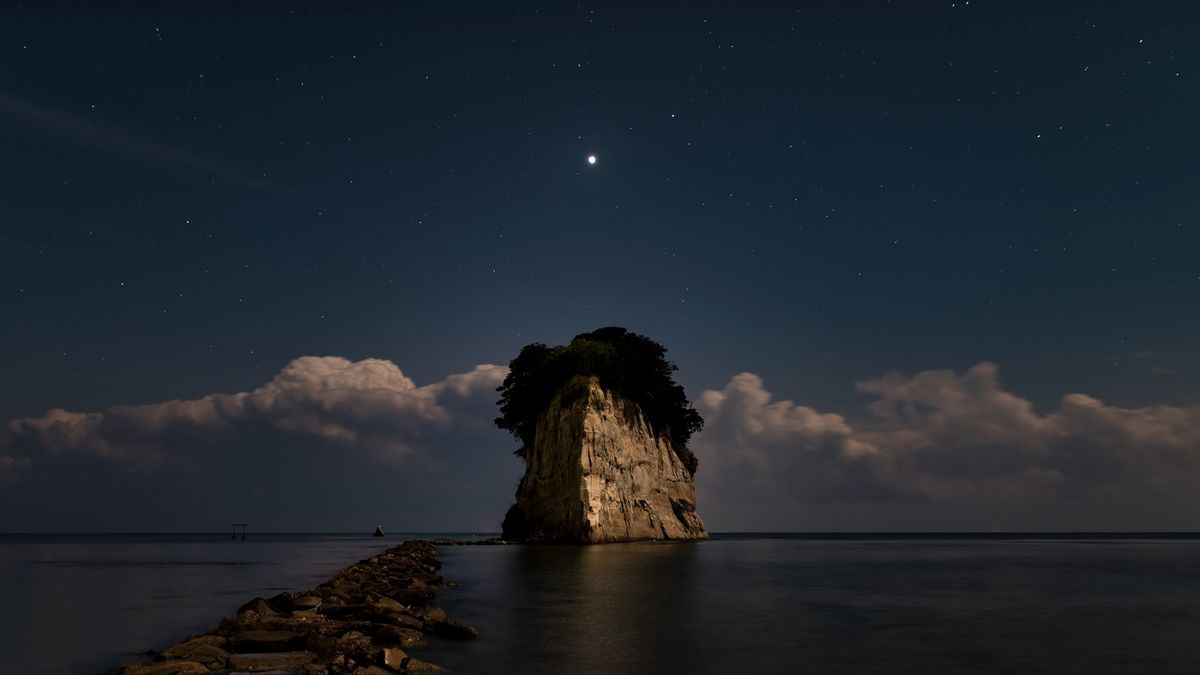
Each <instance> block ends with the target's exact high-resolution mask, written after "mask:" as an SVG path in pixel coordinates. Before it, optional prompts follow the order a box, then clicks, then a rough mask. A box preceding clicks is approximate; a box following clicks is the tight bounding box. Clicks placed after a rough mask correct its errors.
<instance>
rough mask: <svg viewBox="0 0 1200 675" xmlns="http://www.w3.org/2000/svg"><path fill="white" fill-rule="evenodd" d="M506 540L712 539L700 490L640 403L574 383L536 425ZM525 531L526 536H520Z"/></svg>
mask: <svg viewBox="0 0 1200 675" xmlns="http://www.w3.org/2000/svg"><path fill="white" fill-rule="evenodd" d="M526 460H527V465H526V471H525V476H524V478H522V479H521V484H520V486H519V487H518V489H517V508H518V509H519V510H520V513H521V516H522V517H521V518H520V520H521V525H520V527H519V528H518V527H512V526H511V522H512V521H506V525H509V527H507V529H506V532H505V535H506V537H510V538H529V539H533V540H547V541H577V542H589V543H603V542H618V541H634V540H642V539H706V538H707V537H708V532H707V531H706V530H705V529H704V522H703V521H702V520H701V519H700V515H699V514H698V513H696V486H695V483H694V482H693V479H692V475H691V474H690V473H689V472H688V470H687V468H686V467H684V465H683V463H682V462H680V460H679V458H678V457H677V456H676V454H675V452H674V450H673V449H672V447H671V445H670V442H669V441H668V440H667V439H666V438H659V437H656V436H654V434H653V433H651V430H650V427H649V425H648V424H647V423H646V420H645V418H644V417H643V415H642V412H641V410H640V409H639V408H638V406H637V405H636V404H635V403H632V402H630V401H626V400H625V399H623V398H621V397H619V396H615V395H613V394H612V393H611V392H607V391H605V390H604V389H602V388H600V385H599V384H598V382H597V381H596V380H595V378H576V379H575V380H572V381H571V382H570V383H569V384H568V385H567V386H566V387H564V388H563V390H562V391H561V392H559V394H558V395H557V396H556V397H555V398H554V400H553V401H552V402H551V404H550V406H549V407H548V408H547V409H546V411H545V412H544V413H543V414H542V416H541V418H540V419H539V421H538V425H537V431H536V434H535V438H534V444H533V447H532V448H530V449H529V451H528V456H527V458H526ZM514 530H520V531H514Z"/></svg>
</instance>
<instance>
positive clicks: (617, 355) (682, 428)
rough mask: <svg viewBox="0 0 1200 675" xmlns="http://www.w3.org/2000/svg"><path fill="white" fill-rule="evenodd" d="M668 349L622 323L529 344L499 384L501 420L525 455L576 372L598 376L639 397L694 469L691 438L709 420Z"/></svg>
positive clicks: (657, 428)
mask: <svg viewBox="0 0 1200 675" xmlns="http://www.w3.org/2000/svg"><path fill="white" fill-rule="evenodd" d="M666 353H667V350H666V348H665V347H663V346H662V345H660V344H659V343H657V342H655V341H654V340H651V339H650V338H648V337H646V336H644V335H638V334H637V333H632V332H630V331H628V330H626V329H624V328H620V327H617V326H612V327H608V328H600V329H598V330H594V331H592V332H590V333H582V334H580V335H576V336H575V338H574V339H572V340H571V342H570V343H569V344H567V345H565V346H563V345H560V346H557V347H547V346H546V345H544V344H541V343H536V342H535V343H533V344H530V345H526V346H525V347H524V348H522V349H521V352H520V353H519V354H517V357H516V358H514V359H513V360H512V362H511V363H509V370H508V376H507V377H505V378H504V384H502V385H500V387H498V388H497V391H499V392H500V400H499V401H498V404H499V406H500V417H498V418H496V426H498V427H500V428H501V429H505V430H507V431H509V432H510V433H512V435H513V436H515V437H516V438H517V440H519V441H521V443H523V444H524V445H523V446H522V447H521V449H519V450H517V453H516V454H518V455H520V456H521V457H522V458H524V457H525V455H526V452H527V448H529V447H532V446H533V441H534V434H535V432H536V430H537V422H538V418H539V417H540V416H541V414H542V413H543V412H544V411H545V410H546V408H547V407H548V406H549V405H550V402H551V401H552V400H553V399H554V397H555V396H556V395H557V394H558V393H559V392H560V391H562V389H563V387H564V386H566V385H567V384H568V383H569V382H570V381H571V380H572V379H573V378H575V377H577V376H594V377H596V378H597V379H598V380H599V382H600V386H601V387H602V388H604V389H605V390H607V391H610V392H613V393H614V394H617V395H619V396H621V397H622V398H625V399H627V400H630V401H633V402H634V403H636V404H637V405H638V407H639V408H641V410H642V414H643V415H644V416H645V418H646V422H647V423H648V424H649V425H650V430H651V432H652V433H654V434H655V435H656V436H658V437H660V438H665V439H667V440H669V441H670V443H671V447H672V448H673V449H674V451H675V454H676V455H677V456H678V457H679V459H680V461H682V462H683V464H684V466H686V467H687V470H688V471H689V472H690V473H693V474H694V473H695V472H696V464H697V460H696V456H695V455H693V454H692V452H691V451H690V450H688V447H687V442H688V439H690V438H691V436H692V434H693V433H695V432H697V431H699V430H700V429H701V427H703V426H704V420H703V419H702V418H701V417H700V413H698V412H696V409H695V408H693V407H692V405H691V403H690V402H689V401H688V399H687V395H686V394H685V393H684V391H683V387H681V386H679V385H678V384H676V383H675V380H674V378H673V377H672V374H673V373H674V372H675V371H676V370H678V369H679V367H678V366H676V365H675V364H674V363H672V362H671V361H668V360H667V358H666Z"/></svg>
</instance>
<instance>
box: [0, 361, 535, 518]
mask: <svg viewBox="0 0 1200 675" xmlns="http://www.w3.org/2000/svg"><path fill="white" fill-rule="evenodd" d="M506 372H507V369H506V368H504V367H502V366H494V365H480V366H476V367H475V368H474V369H472V370H471V371H469V372H465V373H458V374H453V375H450V376H448V377H446V378H445V379H443V380H441V381H438V382H434V383H432V384H427V385H424V386H417V385H416V384H415V383H414V382H413V381H412V380H411V379H410V378H408V377H407V376H405V375H404V374H403V372H401V370H400V369H399V368H398V367H397V366H396V364H394V363H392V362H390V361H385V360H380V359H365V360H362V361H356V362H352V361H349V360H347V359H344V358H341V357H330V356H324V357H318V356H305V357H301V358H298V359H296V360H294V361H292V362H291V363H289V364H288V365H287V366H286V367H285V368H283V370H281V371H280V372H279V373H278V374H277V375H275V377H273V378H272V379H271V380H270V381H269V382H267V383H266V384H264V385H263V386H261V387H259V388H257V389H255V390H253V391H249V392H239V393H233V394H213V395H209V396H204V397H202V398H198V399H191V400H175V401H166V402H163V403H154V404H148V405H133V406H114V407H112V408H109V409H107V410H104V411H102V412H72V411H67V410H62V409H55V410H51V411H49V412H48V413H47V414H46V415H44V416H42V417H36V418H24V419H17V420H12V421H10V422H8V423H7V424H6V425H5V426H4V427H0V477H3V478H0V480H4V481H5V482H6V483H7V485H6V487H7V490H5V492H4V494H0V507H3V506H13V507H14V508H16V507H18V506H19V504H18V502H20V501H21V500H22V499H23V500H25V502H26V503H29V504H41V505H42V506H43V507H45V508H43V509H41V510H39V511H38V512H37V513H38V515H42V514H44V513H46V512H48V511H53V510H54V508H55V507H56V506H57V505H58V504H59V503H60V500H61V499H63V498H65V499H67V500H69V501H75V502H81V503H86V504H88V506H87V507H85V508H83V509H82V510H83V511H84V513H83V515H82V516H73V518H74V519H73V520H72V522H71V524H66V525H56V527H78V528H81V529H117V530H120V529H126V528H128V527H132V528H133V529H146V527H148V526H146V525H141V524H138V525H132V526H131V525H126V524H125V522H126V520H130V521H144V520H145V519H144V518H143V517H142V516H140V515H139V514H138V512H137V509H135V508H128V507H127V506H126V505H128V504H131V503H136V502H142V503H143V506H144V502H145V500H146V499H150V500H159V499H163V497H162V496H159V495H160V492H161V491H162V490H165V489H167V488H166V486H168V485H171V486H174V488H175V492H174V493H173V494H172V496H171V497H170V498H168V499H167V500H166V503H164V504H160V505H159V507H160V510H159V511H157V512H156V513H157V514H161V515H162V518H161V519H158V520H154V522H156V523H158V522H161V523H162V525H161V527H164V528H165V529H173V528H178V527H185V528H188V529H195V528H197V527H198V528H200V529H205V527H206V526H207V525H205V524H192V523H193V521H195V520H196V518H197V517H203V518H204V519H205V520H204V521H203V522H213V523H214V524H213V525H211V526H207V527H215V526H216V525H223V524H225V520H224V516H221V517H217V516H209V515H204V514H205V513H206V510H207V511H213V510H216V511H218V512H221V513H227V514H228V517H229V518H233V519H235V520H236V519H237V518H239V517H243V518H246V517H248V515H241V516H239V515H238V514H239V513H242V514H247V513H258V514H260V518H259V523H260V524H261V525H267V526H269V527H272V528H277V529H284V530H287V529H311V528H312V527H313V526H314V525H312V524H311V523H312V521H311V520H310V516H313V515H314V513H315V514H316V517H317V520H316V522H317V523H318V524H317V525H316V527H322V526H325V527H330V528H332V529H344V528H345V527H346V526H345V522H346V521H347V520H349V519H361V520H362V521H363V522H364V526H365V523H367V522H374V520H376V519H378V518H383V517H385V516H387V515H391V516H392V522H393V523H397V522H400V523H405V522H411V523H412V524H411V525H410V526H409V527H417V526H421V527H422V528H429V527H433V528H438V527H447V526H451V525H456V526H457V527H458V528H462V527H477V526H483V525H490V524H491V522H490V521H491V520H494V517H488V518H487V519H484V518H483V517H473V516H471V512H472V510H473V511H477V512H481V513H482V511H483V509H485V508H486V509H490V511H491V514H494V513H497V512H499V513H502V512H503V509H504V508H505V507H506V506H507V501H506V500H508V499H509V498H510V497H511V494H509V493H511V491H512V489H513V483H514V482H515V480H516V477H515V476H516V475H518V474H519V466H517V465H516V463H515V462H513V461H512V460H513V458H512V457H511V455H510V454H509V453H508V452H506V448H507V446H508V445H509V443H507V442H506V441H505V439H504V437H503V435H502V434H500V433H498V430H496V429H495V428H494V426H493V425H492V419H493V418H494V417H495V399H496V392H495V389H496V387H497V386H498V385H499V384H500V382H501V381H502V380H503V378H504V374H505V373H506ZM485 474H486V475H485ZM509 475H512V476H514V477H512V478H508V476H509ZM485 479H486V480H485ZM301 485H303V486H306V487H305V488H303V489H301V488H300V487H299V486H301ZM181 491H182V492H181ZM439 492H440V493H441V494H440V495H439ZM463 493H467V495H468V497H469V500H470V501H469V503H464V501H463V500H462V499H461V496H462V494H463ZM146 495H152V496H150V497H147V496H146ZM64 496H65V497H64ZM439 498H441V499H442V500H443V501H444V502H445V503H444V504H440V505H438V504H437V503H436V501H435V500H437V499H439ZM313 501H317V502H320V503H321V504H324V506H321V505H318V504H313V503H306V502H313ZM48 502H54V503H53V504H48ZM354 504H363V505H364V506H363V507H362V511H361V512H360V511H356V510H354V509H353V508H352V507H353V505H354ZM380 504H382V505H384V507H383V513H381V509H380V506H379V505H380ZM213 506H216V508H215V509H214V508H212V507H213ZM435 506H437V508H435ZM76 510H81V509H80V507H79V505H78V504H77V505H76ZM23 511H25V510H24V509H20V508H16V510H15V511H12V510H9V511H8V513H9V514H16V513H21V512H23ZM62 513H63V514H64V516H66V515H69V514H70V509H65V508H64V509H63V510H62ZM28 517H29V514H28V513H27V512H26V513H25V514H24V515H22V516H15V515H14V516H13V518H14V519H16V520H14V521H10V522H5V519H4V517H3V516H0V529H14V528H21V527H22V525H21V523H28V522H30V521H29V520H28ZM322 517H324V518H325V519H326V520H324V521H322V520H321V518H322ZM418 517H424V518H426V520H425V521H424V522H426V523H427V524H424V525H422V523H420V522H415V521H416V519H417V518H418ZM35 521H36V519H35ZM184 522H186V523H189V524H188V525H182V524H181V523H184ZM323 522H327V523H328V525H321V524H320V523H323ZM156 526H157V525H156ZM399 526H400V527H404V526H405V525H403V524H401V525H399ZM372 527H373V526H372Z"/></svg>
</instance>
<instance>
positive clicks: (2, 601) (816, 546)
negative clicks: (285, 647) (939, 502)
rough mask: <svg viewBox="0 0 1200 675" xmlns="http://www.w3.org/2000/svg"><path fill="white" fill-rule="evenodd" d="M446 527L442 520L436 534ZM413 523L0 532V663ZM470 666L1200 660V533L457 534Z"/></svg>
mask: <svg viewBox="0 0 1200 675" xmlns="http://www.w3.org/2000/svg"><path fill="white" fill-rule="evenodd" d="M422 536H429V537H434V536H443V535H422ZM398 541H399V537H396V536H389V537H387V538H386V539H384V540H379V539H372V538H370V537H363V536H347V535H255V534H253V533H252V534H251V535H250V536H249V538H248V539H247V540H246V541H240V540H239V541H230V539H229V538H228V535H227V534H226V535H208V536H206V535H189V536H166V535H136V536H120V535H93V536H87V535H83V536H78V535H74V536H72V535H54V536H41V535H0V606H2V607H3V610H4V611H3V612H2V613H0V673H94V672H96V671H98V670H100V669H102V668H104V667H106V666H109V665H113V664H115V663H119V662H121V661H123V660H127V659H130V658H133V657H134V656H135V655H136V653H138V652H141V651H144V650H147V649H153V648H162V647H164V646H166V645H168V644H170V643H171V642H173V641H176V640H178V639H179V638H181V637H184V636H186V635H188V634H190V633H194V632H198V631H201V630H204V629H206V628H209V627H211V626H213V625H214V624H215V623H216V622H217V620H218V619H219V618H220V617H221V616H222V615H230V614H232V613H233V611H234V610H235V609H236V608H237V607H238V606H239V605H241V604H242V603H243V602H244V601H246V600H248V599H250V598H251V597H253V596H255V595H264V596H270V595H273V594H275V593H277V592H279V591H282V590H302V589H305V588H310V587H312V586H315V585H316V584H318V583H320V582H322V581H324V580H326V579H328V578H329V577H331V576H332V575H333V574H334V573H335V572H337V570H338V569H340V568H341V567H343V566H345V565H347V564H349V563H352V562H354V561H356V560H359V559H361V558H365V557H367V556H369V555H371V554H373V553H375V552H377V551H379V550H381V549H383V548H385V547H387V546H389V545H394V544H395V543H397V542H398ZM441 557H442V561H443V565H444V567H443V570H442V572H443V573H444V574H445V576H446V577H447V578H449V579H453V580H455V581H457V582H458V583H459V588H455V589H447V590H444V591H441V592H440V593H439V601H440V604H441V605H442V606H443V607H445V608H446V610H447V612H448V613H449V614H450V615H451V616H452V617H455V618H458V619H462V620H464V621H467V622H470V623H474V624H475V625H477V626H478V627H479V629H480V631H481V637H480V638H479V639H478V640H475V641H470V642H453V641H445V640H438V639H431V640H430V644H429V646H428V647H427V648H424V649H419V650H415V651H414V655H415V656H417V657H418V658H421V659H424V660H428V661H433V662H435V663H439V664H441V665H443V666H446V667H449V668H450V669H452V670H453V671H456V672H463V673H524V672H534V673H671V672H734V673H743V672H746V673H758V672H766V673H775V672H778V673H1200V537H1198V536H1195V535H1038V536H1029V535H718V537H717V538H716V539H714V540H713V541H708V542H703V543H699V544H656V543H643V544H618V545H608V546H592V547H575V546H544V547H527V546H453V547H443V548H442V553H441Z"/></svg>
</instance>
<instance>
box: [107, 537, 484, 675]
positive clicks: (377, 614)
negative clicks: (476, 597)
mask: <svg viewBox="0 0 1200 675" xmlns="http://www.w3.org/2000/svg"><path fill="white" fill-rule="evenodd" d="M440 567H441V564H440V563H439V562H438V560H437V547H436V546H435V545H434V544H433V543H432V542H428V541H407V542H404V543H403V544H401V545H399V546H396V547H393V548H390V549H388V550H386V551H384V552H383V553H380V554H379V555H377V556H374V557H371V558H368V559H366V560H363V561H360V562H357V563H355V564H353V565H351V566H349V567H347V568H346V569H344V570H342V571H341V572H339V573H338V575H337V576H335V577H334V578H333V579H331V580H329V581H327V582H325V583H323V584H321V585H320V586H318V587H316V588H314V589H312V590H309V591H306V592H304V593H281V594H279V595H277V596H275V597H272V598H269V599H267V598H254V599H253V600H251V601H250V602H247V603H246V604H244V605H242V606H241V607H240V608H238V611H237V613H236V615H235V618H233V619H229V618H226V619H222V620H221V623H220V624H219V625H218V626H217V627H216V628H214V629H212V630H210V631H208V632H207V633H204V634H203V635H198V636H194V637H191V638H188V639H187V640H183V641H182V642H179V643H178V644H176V645H173V646H171V647H168V648H166V649H164V650H163V651H162V652H160V653H159V654H158V655H157V656H155V658H154V660H153V661H151V662H149V663H132V664H126V665H124V666H120V667H117V668H113V669H110V670H109V671H108V675H177V674H179V673H222V674H223V675H232V674H234V673H256V672H262V673H268V672H269V673H274V674H275V675H317V674H326V675H343V674H345V675H390V674H392V673H408V672H435V671H441V670H442V669H441V668H439V667H438V666H435V665H433V664H431V663H426V662H423V661H420V660H418V659H414V658H412V657H411V656H409V654H408V650H409V649H412V648H414V647H420V645H422V644H423V643H424V640H423V636H424V635H427V634H428V635H437V636H441V637H449V638H472V637H476V636H478V635H479V631H477V630H476V629H475V627H474V626H470V625H468V624H465V623H462V622H460V621H455V620H454V619H451V618H449V617H447V616H446V613H445V612H444V611H442V610H441V609H440V608H437V607H431V606H429V602H430V601H431V600H432V599H433V597H434V592H435V591H436V590H437V589H440V588H445V587H447V586H450V585H451V584H447V583H446V582H445V581H444V580H443V579H442V577H441V575H439V574H438V569H439V568H440Z"/></svg>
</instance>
